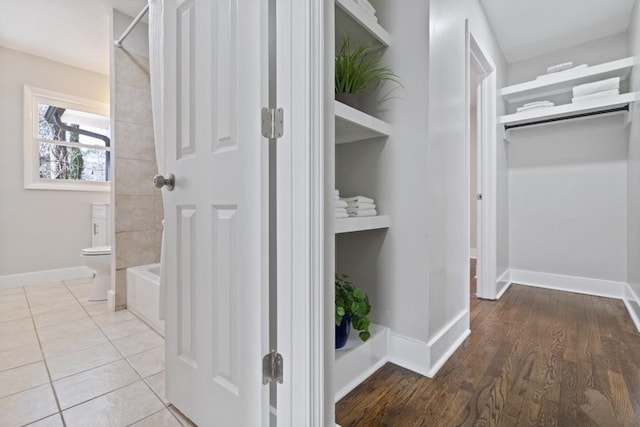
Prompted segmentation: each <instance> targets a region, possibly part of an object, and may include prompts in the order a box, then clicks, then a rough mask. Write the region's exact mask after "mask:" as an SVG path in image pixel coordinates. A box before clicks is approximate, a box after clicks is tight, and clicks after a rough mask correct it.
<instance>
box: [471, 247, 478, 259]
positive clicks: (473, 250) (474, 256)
mask: <svg viewBox="0 0 640 427" xmlns="http://www.w3.org/2000/svg"><path fill="white" fill-rule="evenodd" d="M469 258H471V259H475V260H477V259H478V248H471V250H470V251H469Z"/></svg>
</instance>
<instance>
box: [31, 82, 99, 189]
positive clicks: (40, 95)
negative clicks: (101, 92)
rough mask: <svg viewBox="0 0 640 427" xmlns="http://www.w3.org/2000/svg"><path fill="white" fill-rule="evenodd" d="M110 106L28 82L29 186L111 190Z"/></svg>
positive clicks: (33, 187) (37, 187)
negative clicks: (40, 87) (36, 86)
mask: <svg viewBox="0 0 640 427" xmlns="http://www.w3.org/2000/svg"><path fill="white" fill-rule="evenodd" d="M109 128H110V120H109V106H108V105H107V104H103V103H100V102H96V101H90V100H86V99H82V98H77V97H73V96H70V95H64V94H60V93H56V92H52V91H48V90H44V89H37V88H33V87H29V86H25V87H24V153H25V158H24V166H25V168H24V170H25V173H24V179H25V182H24V186H25V188H28V189H41V190H80V191H109V181H110V155H111V144H110V136H111V135H110V129H109Z"/></svg>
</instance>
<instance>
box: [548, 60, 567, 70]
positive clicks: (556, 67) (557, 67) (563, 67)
mask: <svg viewBox="0 0 640 427" xmlns="http://www.w3.org/2000/svg"><path fill="white" fill-rule="evenodd" d="M572 67H573V62H572V61H569V62H563V63H562V64H558V65H552V66H550V67H547V73H557V72H558V71H564V70H568V69H569V68H572Z"/></svg>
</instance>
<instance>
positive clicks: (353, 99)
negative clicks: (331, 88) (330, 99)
mask: <svg viewBox="0 0 640 427" xmlns="http://www.w3.org/2000/svg"><path fill="white" fill-rule="evenodd" d="M336 101H339V102H342V103H343V104H346V105H348V106H349V107H353V108H355V109H356V110H361V109H362V108H361V107H362V103H361V102H360V98H359V97H358V95H356V94H353V93H336Z"/></svg>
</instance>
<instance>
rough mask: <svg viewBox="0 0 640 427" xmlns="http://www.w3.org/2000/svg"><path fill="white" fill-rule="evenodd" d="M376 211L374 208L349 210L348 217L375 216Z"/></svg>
mask: <svg viewBox="0 0 640 427" xmlns="http://www.w3.org/2000/svg"><path fill="white" fill-rule="evenodd" d="M376 215H378V212H377V211H376V210H375V209H367V210H366V211H358V212H350V213H349V216H350V217H363V216H376Z"/></svg>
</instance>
